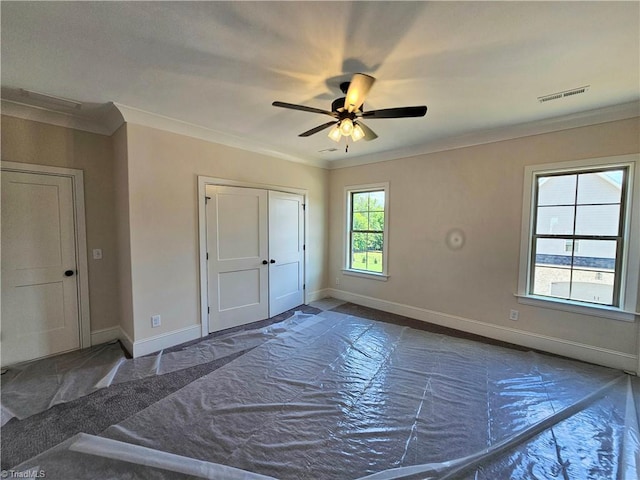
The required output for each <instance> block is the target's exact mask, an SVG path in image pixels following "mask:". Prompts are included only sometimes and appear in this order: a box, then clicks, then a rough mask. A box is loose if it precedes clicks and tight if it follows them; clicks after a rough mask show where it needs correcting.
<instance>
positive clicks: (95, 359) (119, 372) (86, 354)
mask: <svg viewBox="0 0 640 480" xmlns="http://www.w3.org/2000/svg"><path fill="white" fill-rule="evenodd" d="M306 318H307V315H305V314H302V313H300V312H296V313H295V314H294V315H293V316H292V317H290V318H288V319H286V320H284V321H282V322H279V323H275V324H272V325H269V326H267V327H264V328H261V329H255V330H242V331H238V332H233V333H229V334H226V335H220V336H217V337H212V338H209V339H206V340H203V341H201V342H198V343H196V344H193V345H189V346H187V347H185V348H183V349H181V350H177V351H171V352H168V353H165V352H164V351H160V352H158V353H155V354H153V355H148V356H145V357H140V358H135V359H127V358H125V356H124V352H123V351H122V348H120V345H119V344H118V342H114V343H110V344H104V345H98V346H96V347H91V348H89V349H86V350H80V351H76V352H71V353H68V354H64V355H59V356H57V357H52V358H46V359H43V360H36V361H33V362H27V363H23V364H19V365H14V366H12V367H10V368H9V370H8V371H7V373H5V374H4V375H2V377H1V378H2V380H1V381H2V390H1V393H0V398H1V410H0V412H1V415H0V421H1V423H0V425H4V424H5V423H7V422H8V421H9V420H10V419H11V418H13V417H17V418H18V419H20V420H21V419H23V418H27V417H29V416H31V415H34V414H36V413H39V412H43V411H45V410H47V409H49V408H51V407H52V406H54V405H57V404H59V403H65V402H70V401H72V400H75V399H77V398H80V397H83V396H85V395H88V394H90V393H92V392H95V391H96V390H99V389H101V388H105V387H108V386H110V385H113V384H117V383H122V382H128V381H131V380H138V379H141V378H146V377H149V376H152V375H163V374H165V373H170V372H175V371H177V370H182V369H185V368H189V367H193V366H195V365H201V364H203V363H208V362H212V361H213V360H216V359H219V358H224V357H226V356H229V355H233V354H234V353H237V352H241V351H243V350H247V349H250V348H253V347H255V346H257V345H259V344H261V343H263V342H265V341H267V340H268V339H270V338H274V337H275V336H276V335H278V334H279V333H282V332H285V331H287V329H288V328H290V327H291V326H293V325H296V324H297V323H299V322H301V321H303V320H304V319H306Z"/></svg>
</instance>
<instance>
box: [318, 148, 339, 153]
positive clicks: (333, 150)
mask: <svg viewBox="0 0 640 480" xmlns="http://www.w3.org/2000/svg"><path fill="white" fill-rule="evenodd" d="M337 151H338V149H337V148H335V147H331V148H325V149H323V150H318V153H330V152H337Z"/></svg>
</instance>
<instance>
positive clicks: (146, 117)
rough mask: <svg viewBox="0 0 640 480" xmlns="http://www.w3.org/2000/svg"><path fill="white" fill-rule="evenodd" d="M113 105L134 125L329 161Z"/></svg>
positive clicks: (323, 162) (308, 161)
mask: <svg viewBox="0 0 640 480" xmlns="http://www.w3.org/2000/svg"><path fill="white" fill-rule="evenodd" d="M114 105H115V106H116V108H117V109H118V110H119V111H120V113H121V114H122V116H123V118H124V121H125V122H126V123H133V124H136V125H143V126H146V127H151V128H156V129H158V130H164V131H166V132H171V133H177V134H178V135H184V136H187V137H192V138H198V139H200V140H205V141H208V142H213V143H219V144H222V145H226V146H229V147H235V148H238V149H241V150H248V151H251V152H255V153H260V154H262V155H267V156H270V157H276V158H280V159H283V160H288V161H290V162H295V163H303V164H306V165H311V166H313V167H319V168H328V166H329V165H328V164H329V162H328V161H327V160H324V159H319V160H316V159H310V158H301V157H297V156H294V155H289V154H286V153H283V152H278V151H275V150H272V149H270V148H269V147H267V146H265V145H262V144H259V143H257V142H252V141H251V140H249V139H247V138H246V137H239V136H236V135H230V134H228V133H223V132H219V131H216V130H213V129H210V128H206V127H202V126H200V125H195V124H193V123H189V122H184V121H181V120H176V119H174V118H171V117H165V116H163V115H158V114H156V113H151V112H147V111H145V110H141V109H139V108H135V107H130V106H128V105H123V104H121V103H114Z"/></svg>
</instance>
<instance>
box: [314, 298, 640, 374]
mask: <svg viewBox="0 0 640 480" xmlns="http://www.w3.org/2000/svg"><path fill="white" fill-rule="evenodd" d="M326 292H327V294H328V295H330V296H331V297H333V298H337V299H339V300H344V301H347V302H351V303H355V304H358V305H363V306H365V307H370V308H375V309H377V310H382V311H384V312H389V313H395V314H397V315H402V316H405V317H409V318H414V319H416V320H422V321H424V322H429V323H433V324H436V325H441V326H444V327H449V328H455V329H457V330H462V331H464V332H467V333H473V334H476V335H481V336H483V337H489V338H493V339H495V340H501V341H503V342H508V343H514V344H516V345H521V346H524V347H528V348H534V349H537V350H542V351H545V352H550V353H555V354H556V355H563V356H565V357H571V358H575V359H577V360H582V361H585V362H590V363H595V364H598V365H604V366H606V367H611V368H616V369H619V370H625V371H627V372H636V371H637V369H638V357H637V356H636V355H631V354H628V353H624V352H618V351H615V350H609V349H606V348H600V347H594V346H593V345H586V344H583V343H578V342H573V341H570V340H564V339H562V338H557V337H550V336H547V335H540V334H538V333H531V332H525V331H523V330H517V329H515V328H508V327H503V326H500V325H492V324H490V323H485V322H480V321H478V320H472V319H469V318H464V317H458V316H455V315H449V314H446V313H441V312H435V311H433V310H427V309H425V308H419V307H413V306H411V305H405V304H401V303H396V302H390V301H387V300H380V299H378V298H373V297H368V296H365V295H359V294H356V293H351V292H346V291H344V290H337V289H334V288H329V289H326Z"/></svg>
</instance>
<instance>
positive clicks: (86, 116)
mask: <svg viewBox="0 0 640 480" xmlns="http://www.w3.org/2000/svg"><path fill="white" fill-rule="evenodd" d="M1 108H2V114H3V115H8V116H10V117H17V118H22V119H24V120H31V121H34V122H40V123H46V124H49V125H57V126H59V127H66V128H73V129H75V130H82V131H85V132H91V133H97V134H99V135H107V136H110V135H113V133H114V132H115V131H116V130H117V129H118V128H120V126H121V125H122V124H123V123H124V119H123V117H122V115H121V114H120V112H119V111H118V109H117V108H116V107H115V106H114V104H112V103H105V104H102V105H95V106H91V107H89V108H88V109H87V110H84V111H81V112H79V113H75V112H62V111H58V110H53V109H51V108H46V107H41V106H36V105H29V104H26V103H22V102H18V101H15V100H9V99H6V98H3V99H2V102H1Z"/></svg>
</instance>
